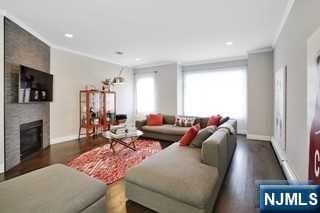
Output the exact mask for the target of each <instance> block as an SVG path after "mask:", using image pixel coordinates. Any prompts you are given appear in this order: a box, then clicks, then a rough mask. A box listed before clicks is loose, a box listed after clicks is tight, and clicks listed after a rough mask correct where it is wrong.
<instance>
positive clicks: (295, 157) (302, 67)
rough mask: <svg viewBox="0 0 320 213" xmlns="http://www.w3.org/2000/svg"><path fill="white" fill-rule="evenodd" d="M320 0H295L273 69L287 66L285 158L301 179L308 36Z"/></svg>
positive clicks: (317, 19)
mask: <svg viewBox="0 0 320 213" xmlns="http://www.w3.org/2000/svg"><path fill="white" fill-rule="evenodd" d="M319 8H320V1H319V0H307V1H299V0H297V1H295V3H294V5H293V7H292V10H291V12H290V14H289V16H288V19H287V21H286V23H285V25H284V27H283V29H282V32H281V34H280V37H279V39H278V41H277V42H276V45H275V50H274V70H278V69H280V68H281V67H283V66H285V65H287V66H288V73H287V75H288V80H287V84H288V85H287V150H286V151H285V152H284V155H285V156H284V158H285V159H287V163H288V165H289V166H290V168H291V169H292V170H293V172H294V173H295V175H296V176H297V177H298V179H299V180H307V177H308V151H309V144H308V142H307V131H306V120H307V114H306V112H307V98H306V97H307V48H306V47H307V39H308V37H309V36H310V35H311V34H312V33H313V32H314V31H315V30H316V29H317V28H318V27H319V26H320V12H319Z"/></svg>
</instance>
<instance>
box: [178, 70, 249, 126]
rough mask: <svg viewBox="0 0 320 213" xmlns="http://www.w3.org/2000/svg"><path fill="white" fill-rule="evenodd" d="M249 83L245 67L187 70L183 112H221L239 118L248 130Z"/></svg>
mask: <svg viewBox="0 0 320 213" xmlns="http://www.w3.org/2000/svg"><path fill="white" fill-rule="evenodd" d="M246 88H247V82H246V69H245V68H228V69H223V70H207V71H186V72H184V104H183V106H184V114H185V115H192V116H210V115H215V114H220V115H222V116H229V117H231V118H234V119H237V120H238V126H239V130H240V131H245V130H246V117H247V116H246V103H247V89H246Z"/></svg>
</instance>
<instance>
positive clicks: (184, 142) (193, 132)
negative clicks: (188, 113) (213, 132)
mask: <svg viewBox="0 0 320 213" xmlns="http://www.w3.org/2000/svg"><path fill="white" fill-rule="evenodd" d="M199 130H200V125H199V124H196V125H194V126H193V127H191V128H190V129H189V130H188V131H187V132H186V133H185V134H184V135H183V136H182V138H181V139H180V146H189V145H190V144H191V142H192V140H193V139H194V138H195V137H196V136H197V134H198V132H199Z"/></svg>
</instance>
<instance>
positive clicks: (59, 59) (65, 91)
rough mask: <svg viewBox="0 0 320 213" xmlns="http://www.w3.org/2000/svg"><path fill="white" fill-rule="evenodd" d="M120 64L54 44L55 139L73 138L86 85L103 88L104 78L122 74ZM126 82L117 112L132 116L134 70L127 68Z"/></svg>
mask: <svg viewBox="0 0 320 213" xmlns="http://www.w3.org/2000/svg"><path fill="white" fill-rule="evenodd" d="M119 70H120V66H118V65H115V64H111V63H107V62H103V61H98V60H95V59H91V58H88V57H85V56H81V55H77V54H73V53H70V52H65V51H62V50H58V49H54V48H51V73H52V74H53V75H54V94H53V102H52V103H51V105H50V120H51V122H50V130H51V143H57V142H61V141H64V140H70V139H73V138H75V137H77V135H78V130H79V90H81V89H84V88H85V85H95V86H96V87H97V88H98V89H101V86H102V84H101V81H102V80H104V79H106V78H113V77H114V76H116V75H118V74H119ZM123 77H124V78H125V80H126V83H125V84H123V85H119V86H117V88H116V92H117V113H125V114H128V115H129V120H130V119H131V117H132V111H133V109H132V106H133V103H132V102H133V94H132V91H133V89H132V86H133V84H132V72H131V71H130V70H129V71H125V72H124V73H123Z"/></svg>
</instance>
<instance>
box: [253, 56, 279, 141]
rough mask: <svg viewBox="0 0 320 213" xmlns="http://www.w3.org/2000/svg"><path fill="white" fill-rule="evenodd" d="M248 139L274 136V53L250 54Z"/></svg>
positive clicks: (264, 138)
mask: <svg viewBox="0 0 320 213" xmlns="http://www.w3.org/2000/svg"><path fill="white" fill-rule="evenodd" d="M247 74H248V75H247V84H248V90H247V92H248V95H247V97H248V102H247V116H248V117H247V119H248V120H247V137H248V138H249V139H261V140H268V141H270V140H271V136H272V135H273V51H269V52H260V53H259V52H258V53H249V54H248V70H247Z"/></svg>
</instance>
